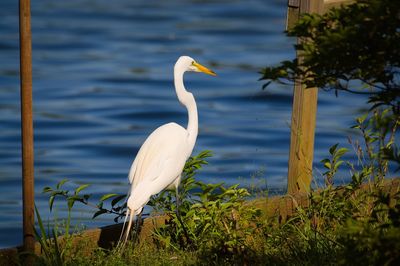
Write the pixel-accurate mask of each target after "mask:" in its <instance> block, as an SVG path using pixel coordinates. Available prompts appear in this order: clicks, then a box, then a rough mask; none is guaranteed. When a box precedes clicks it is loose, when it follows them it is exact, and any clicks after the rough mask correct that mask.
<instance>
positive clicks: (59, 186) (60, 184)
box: [57, 179, 68, 189]
mask: <svg viewBox="0 0 400 266" xmlns="http://www.w3.org/2000/svg"><path fill="white" fill-rule="evenodd" d="M66 182H68V179H63V180H61V181H60V182H59V183H58V184H57V189H60V188H61V186H62V185H64V184H65V183H66Z"/></svg>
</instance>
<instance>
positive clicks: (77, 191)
mask: <svg viewBox="0 0 400 266" xmlns="http://www.w3.org/2000/svg"><path fill="white" fill-rule="evenodd" d="M89 186H90V185H89V184H84V185H81V186H80V187H78V188H77V189H75V194H78V193H79V192H81V191H82V190H84V189H85V188H87V187H89Z"/></svg>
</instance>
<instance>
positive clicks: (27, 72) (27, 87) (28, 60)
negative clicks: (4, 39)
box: [19, 0, 35, 264]
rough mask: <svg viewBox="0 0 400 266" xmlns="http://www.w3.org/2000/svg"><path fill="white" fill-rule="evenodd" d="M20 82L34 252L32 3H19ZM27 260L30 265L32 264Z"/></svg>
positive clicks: (26, 221)
mask: <svg viewBox="0 0 400 266" xmlns="http://www.w3.org/2000/svg"><path fill="white" fill-rule="evenodd" d="M19 38H20V39H19V40H20V79H21V84H20V86H21V137H22V197H23V241H24V243H23V247H24V251H27V252H33V251H34V248H35V238H34V235H33V226H34V222H35V217H34V182H33V180H34V175H33V122H32V35H31V11H30V0H20V1H19ZM31 262H32V261H31V260H30V259H28V260H26V264H31Z"/></svg>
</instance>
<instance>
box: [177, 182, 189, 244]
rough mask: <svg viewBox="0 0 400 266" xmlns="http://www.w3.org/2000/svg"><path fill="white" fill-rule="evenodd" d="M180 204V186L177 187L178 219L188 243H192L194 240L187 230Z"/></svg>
mask: <svg viewBox="0 0 400 266" xmlns="http://www.w3.org/2000/svg"><path fill="white" fill-rule="evenodd" d="M179 205H180V199H179V193H178V187H176V218H178V221H179V223H180V224H181V226H182V229H183V233H184V234H185V237H186V240H187V242H188V244H192V240H191V239H190V237H189V234H188V232H187V230H186V227H185V225H184V223H183V222H182V218H181V214H180V212H179Z"/></svg>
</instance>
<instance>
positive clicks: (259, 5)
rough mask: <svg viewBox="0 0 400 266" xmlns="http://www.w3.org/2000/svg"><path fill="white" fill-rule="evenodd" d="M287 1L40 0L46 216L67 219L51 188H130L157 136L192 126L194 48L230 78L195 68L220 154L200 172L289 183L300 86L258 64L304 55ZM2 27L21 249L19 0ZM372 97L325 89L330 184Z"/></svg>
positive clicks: (7, 207) (1, 228)
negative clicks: (264, 78) (180, 89)
mask: <svg viewBox="0 0 400 266" xmlns="http://www.w3.org/2000/svg"><path fill="white" fill-rule="evenodd" d="M286 2H287V1H286V0H280V1H278V0H248V1H246V0H192V1H178V0H170V1H144V0H120V1H106V0H69V1H54V0H41V1H32V7H31V11H32V34H33V40H32V43H33V97H34V99H33V100H34V130H35V167H36V168H35V190H36V197H35V199H36V205H37V206H38V208H39V209H40V211H41V213H42V216H43V217H45V219H46V221H47V219H48V218H47V217H49V219H53V218H54V217H57V218H58V219H61V218H63V217H65V214H66V204H65V203H64V202H59V204H56V205H55V210H54V213H52V214H49V211H48V197H47V196H46V195H43V194H42V193H41V191H42V189H43V187H45V186H49V185H50V186H54V185H55V184H56V183H58V182H59V181H60V180H62V179H64V178H68V179H69V180H70V182H69V183H68V185H67V186H66V187H67V188H69V189H73V188H75V187H76V186H78V185H79V184H85V183H90V184H91V186H90V187H89V188H88V189H87V192H89V193H92V194H93V195H94V197H95V198H96V197H97V198H98V197H99V196H100V195H103V194H106V193H125V192H126V191H127V189H128V185H127V173H128V171H129V168H130V165H131V162H132V160H133V159H134V157H135V154H136V152H137V151H138V149H139V148H140V145H141V144H142V142H143V141H144V140H145V138H146V136H147V135H148V134H150V133H151V132H152V131H153V130H154V129H155V128H157V127H158V126H159V125H162V124H164V123H168V122H171V121H175V122H177V123H180V124H181V125H184V126H185V125H186V123H187V113H186V110H185V109H184V108H183V107H182V106H181V105H180V104H179V102H178V101H177V98H176V94H175V91H174V89H173V80H172V75H173V65H174V63H175V61H176V59H177V58H178V57H179V56H180V55H189V56H191V57H193V58H195V59H196V60H197V61H199V62H200V63H202V64H204V65H205V66H208V67H210V68H211V69H213V70H214V71H215V72H217V74H218V76H217V77H211V76H207V75H202V74H195V73H188V74H186V75H185V84H186V87H187V89H188V90H190V91H191V92H192V93H193V94H194V95H195V97H196V100H197V105H198V112H199V124H200V125H199V136H198V140H197V144H196V147H195V150H194V154H197V153H198V152H199V151H202V150H205V149H207V150H212V151H213V154H214V156H213V157H212V158H211V159H210V160H209V165H208V166H206V167H204V169H203V170H202V171H201V172H200V173H199V175H198V176H197V178H199V179H200V180H202V181H204V182H210V183H216V182H225V183H226V184H227V185H232V184H236V183H240V184H241V186H243V187H256V188H257V189H259V190H264V189H269V190H270V191H271V193H272V194H273V193H282V191H284V190H285V189H286V172H287V160H288V152H289V139H290V129H289V126H290V119H291V104H292V89H291V88H290V87H284V86H281V85H276V84H274V85H271V87H270V88H269V89H268V90H266V91H263V90H261V86H262V84H263V83H262V82H260V81H258V79H259V78H260V74H259V73H258V71H260V69H261V68H262V67H264V66H267V65H274V64H277V63H279V62H280V61H282V60H285V59H291V58H292V57H293V56H294V50H293V43H294V41H295V40H294V39H290V38H287V37H285V35H284V33H283V31H284V28H285V22H286ZM0 36H1V38H0V206H1V209H2V211H1V213H0V247H9V246H14V245H18V244H20V243H21V242H22V237H21V234H22V233H21V231H22V221H21V219H22V202H21V193H22V192H21V170H20V168H21V167H20V165H21V159H20V158H21V151H20V113H19V107H20V104H19V50H18V49H19V48H18V47H19V46H18V37H19V35H18V1H15V0H2V1H0ZM364 103H365V99H363V98H360V96H358V95H349V94H340V95H339V97H338V98H336V97H335V96H334V94H333V93H327V92H321V93H320V95H319V103H318V118H317V129H316V143H315V178H316V180H317V182H318V180H320V178H321V175H322V174H321V172H322V171H323V169H322V167H321V164H320V163H319V161H320V160H321V159H322V158H325V157H327V156H328V148H329V147H330V146H331V145H333V144H335V143H341V144H343V145H346V143H347V140H346V136H347V135H349V134H351V131H350V130H349V127H350V126H351V125H352V124H353V121H354V118H355V117H356V116H357V115H358V114H360V113H361V112H362V111H363V110H365V109H364V108H365V104H364ZM343 181H346V180H343ZM271 193H270V194H271ZM74 210H75V213H74V219H75V220H74V221H76V222H77V223H83V224H85V225H86V226H88V227H95V226H101V225H106V224H111V223H113V222H112V218H113V217H106V216H103V217H101V218H100V217H99V219H96V220H94V221H92V220H91V219H90V217H91V216H92V214H93V212H92V211H91V210H90V209H88V208H83V207H81V206H78V205H77V206H76V208H74Z"/></svg>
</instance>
